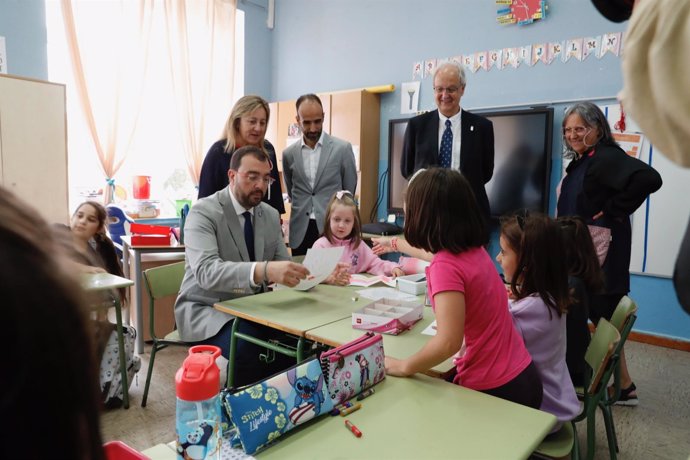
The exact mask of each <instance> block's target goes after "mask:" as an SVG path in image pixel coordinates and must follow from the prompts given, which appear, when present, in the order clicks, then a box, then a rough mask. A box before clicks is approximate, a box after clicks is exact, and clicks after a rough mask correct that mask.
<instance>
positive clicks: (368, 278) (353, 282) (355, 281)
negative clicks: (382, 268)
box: [350, 273, 397, 287]
mask: <svg viewBox="0 0 690 460" xmlns="http://www.w3.org/2000/svg"><path fill="white" fill-rule="evenodd" d="M376 283H383V284H385V285H387V286H390V287H395V286H396V284H397V282H396V281H395V278H393V277H391V276H385V275H368V274H365V273H355V274H354V275H350V286H362V287H369V286H371V285H373V284H376Z"/></svg>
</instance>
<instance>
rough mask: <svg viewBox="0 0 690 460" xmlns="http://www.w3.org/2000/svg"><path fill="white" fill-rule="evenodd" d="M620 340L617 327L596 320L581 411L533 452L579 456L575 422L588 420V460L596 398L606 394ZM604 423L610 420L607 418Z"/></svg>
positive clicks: (591, 455)
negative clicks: (597, 322)
mask: <svg viewBox="0 0 690 460" xmlns="http://www.w3.org/2000/svg"><path fill="white" fill-rule="evenodd" d="M619 342H620V334H619V333H618V330H617V329H616V328H615V327H613V325H611V323H609V322H608V321H606V320H605V319H603V318H602V319H601V320H599V324H598V325H597V329H596V331H595V332H594V335H593V336H592V341H591V342H590V343H589V346H588V347H587V352H586V353H585V362H586V363H587V368H586V371H585V387H584V388H585V390H584V394H583V407H582V412H581V413H580V415H578V416H577V417H576V418H575V419H573V420H572V421H571V422H570V423H564V424H563V427H562V428H561V429H560V430H559V431H558V432H556V433H554V434H552V435H549V436H547V437H546V438H545V439H544V441H542V443H541V444H540V445H539V447H537V449H536V450H535V452H534V453H535V455H536V456H539V457H546V458H563V457H566V456H568V455H570V456H571V458H572V459H579V458H580V448H579V444H578V440H577V439H578V438H577V426H576V425H575V423H576V422H580V421H582V420H586V421H587V455H586V458H587V459H588V460H592V459H593V458H594V448H595V445H596V437H595V436H596V433H595V427H596V425H595V420H596V419H595V416H596V412H597V407H598V406H599V402H600V401H601V400H602V399H603V398H604V397H605V395H606V392H607V386H606V385H607V383H608V381H609V380H610V379H611V375H612V374H613V370H614V369H615V367H616V364H617V362H618V355H617V354H616V350H617V349H618V348H617V345H618V343H619ZM605 423H611V424H612V421H608V422H605ZM607 437H608V441H609V453H610V455H611V458H612V459H615V458H616V450H615V444H614V442H612V441H613V440H612V439H611V437H610V436H609V432H608V430H607Z"/></svg>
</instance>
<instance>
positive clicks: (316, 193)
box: [283, 94, 357, 256]
mask: <svg viewBox="0 0 690 460" xmlns="http://www.w3.org/2000/svg"><path fill="white" fill-rule="evenodd" d="M296 105H297V122H298V123H299V125H300V127H301V128H302V139H301V140H300V141H299V142H295V143H294V144H292V145H291V146H289V147H288V148H286V149H285V150H284V151H283V178H284V179H285V187H286V188H287V192H288V195H290V199H291V200H292V210H291V212H290V248H292V255H293V256H296V255H303V254H306V253H307V249H309V248H311V247H312V245H313V244H314V242H315V241H316V240H317V239H318V238H319V235H320V234H321V233H322V232H323V225H324V218H325V216H326V206H327V205H328V202H329V200H330V199H331V197H332V196H333V195H334V194H335V192H338V191H340V190H349V191H350V192H351V193H352V195H353V196H354V194H355V189H356V188H357V167H356V165H355V154H354V152H353V151H352V145H351V144H350V143H349V142H346V141H343V140H341V139H338V138H335V137H333V136H329V135H328V134H326V133H324V132H323V118H324V114H323V105H322V104H321V99H319V97H318V96H317V95H316V94H305V95H303V96H300V97H299V98H298V99H297V104H296Z"/></svg>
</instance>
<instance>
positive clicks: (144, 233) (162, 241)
mask: <svg viewBox="0 0 690 460" xmlns="http://www.w3.org/2000/svg"><path fill="white" fill-rule="evenodd" d="M129 231H130V232H131V233H132V245H133V246H170V244H171V243H170V237H171V235H172V233H171V228H170V227H165V226H163V225H148V224H137V223H132V224H131V225H130V227H129Z"/></svg>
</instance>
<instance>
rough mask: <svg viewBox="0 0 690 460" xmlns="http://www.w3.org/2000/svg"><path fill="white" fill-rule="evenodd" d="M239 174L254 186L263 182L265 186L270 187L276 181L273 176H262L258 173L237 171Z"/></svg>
mask: <svg viewBox="0 0 690 460" xmlns="http://www.w3.org/2000/svg"><path fill="white" fill-rule="evenodd" d="M237 174H238V175H240V176H241V177H242V178H244V180H246V181H247V182H251V183H252V184H257V183H259V182H263V183H264V184H265V185H268V186H269V187H270V186H271V185H273V182H275V179H273V178H272V177H271V176H262V175H261V174H259V173H256V172H242V171H237Z"/></svg>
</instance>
